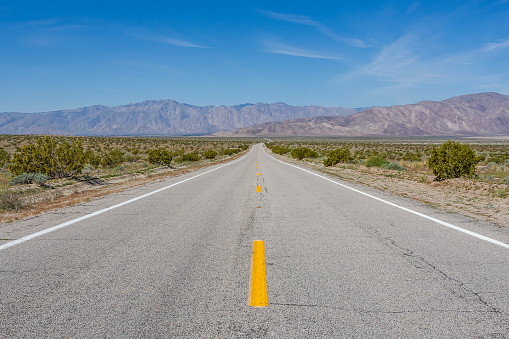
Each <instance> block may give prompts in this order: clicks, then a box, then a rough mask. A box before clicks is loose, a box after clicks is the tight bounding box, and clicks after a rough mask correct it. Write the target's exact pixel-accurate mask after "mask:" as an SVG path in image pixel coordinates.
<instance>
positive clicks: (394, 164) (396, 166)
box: [382, 162, 406, 171]
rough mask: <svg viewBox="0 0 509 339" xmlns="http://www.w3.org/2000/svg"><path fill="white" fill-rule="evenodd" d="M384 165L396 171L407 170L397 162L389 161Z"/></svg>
mask: <svg viewBox="0 0 509 339" xmlns="http://www.w3.org/2000/svg"><path fill="white" fill-rule="evenodd" d="M382 167H383V168H387V169H391V170H396V171H406V168H405V167H403V166H401V165H400V164H398V163H397V162H389V163H387V164H383V165H382Z"/></svg>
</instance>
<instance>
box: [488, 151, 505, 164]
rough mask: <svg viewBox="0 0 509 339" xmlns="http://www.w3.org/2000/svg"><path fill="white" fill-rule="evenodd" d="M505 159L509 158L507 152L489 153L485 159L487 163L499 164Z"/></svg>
mask: <svg viewBox="0 0 509 339" xmlns="http://www.w3.org/2000/svg"><path fill="white" fill-rule="evenodd" d="M507 159H509V155H507V154H493V155H490V156H489V157H488V159H487V160H486V161H487V162H489V163H497V164H499V165H500V164H503V163H505V162H506V160H507Z"/></svg>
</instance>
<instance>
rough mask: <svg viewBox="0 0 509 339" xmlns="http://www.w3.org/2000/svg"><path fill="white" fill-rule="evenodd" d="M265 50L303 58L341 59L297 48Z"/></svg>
mask: <svg viewBox="0 0 509 339" xmlns="http://www.w3.org/2000/svg"><path fill="white" fill-rule="evenodd" d="M265 51H266V52H269V53H275V54H285V55H291V56H298V57H303V58H315V59H328V60H341V59H339V58H335V57H331V56H328V55H320V54H315V53H312V52H307V51H303V50H298V51H297V50H293V51H290V50H281V49H267V50H265Z"/></svg>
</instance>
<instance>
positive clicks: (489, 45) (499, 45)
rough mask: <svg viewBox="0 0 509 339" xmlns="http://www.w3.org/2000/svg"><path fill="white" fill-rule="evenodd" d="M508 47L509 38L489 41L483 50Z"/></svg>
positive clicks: (488, 50) (489, 50)
mask: <svg viewBox="0 0 509 339" xmlns="http://www.w3.org/2000/svg"><path fill="white" fill-rule="evenodd" d="M507 47H509V39H508V40H499V41H498V42H490V43H487V44H485V45H484V46H483V47H482V50H483V51H485V52H491V51H494V50H496V49H501V48H507Z"/></svg>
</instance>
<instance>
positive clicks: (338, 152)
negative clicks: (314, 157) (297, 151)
mask: <svg viewBox="0 0 509 339" xmlns="http://www.w3.org/2000/svg"><path fill="white" fill-rule="evenodd" d="M353 160H354V157H352V154H351V153H350V150H349V149H348V148H338V149H335V150H334V151H330V152H329V153H328V154H327V158H326V159H324V160H323V164H324V165H325V167H328V166H334V165H336V164H338V163H340V162H350V161H353Z"/></svg>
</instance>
